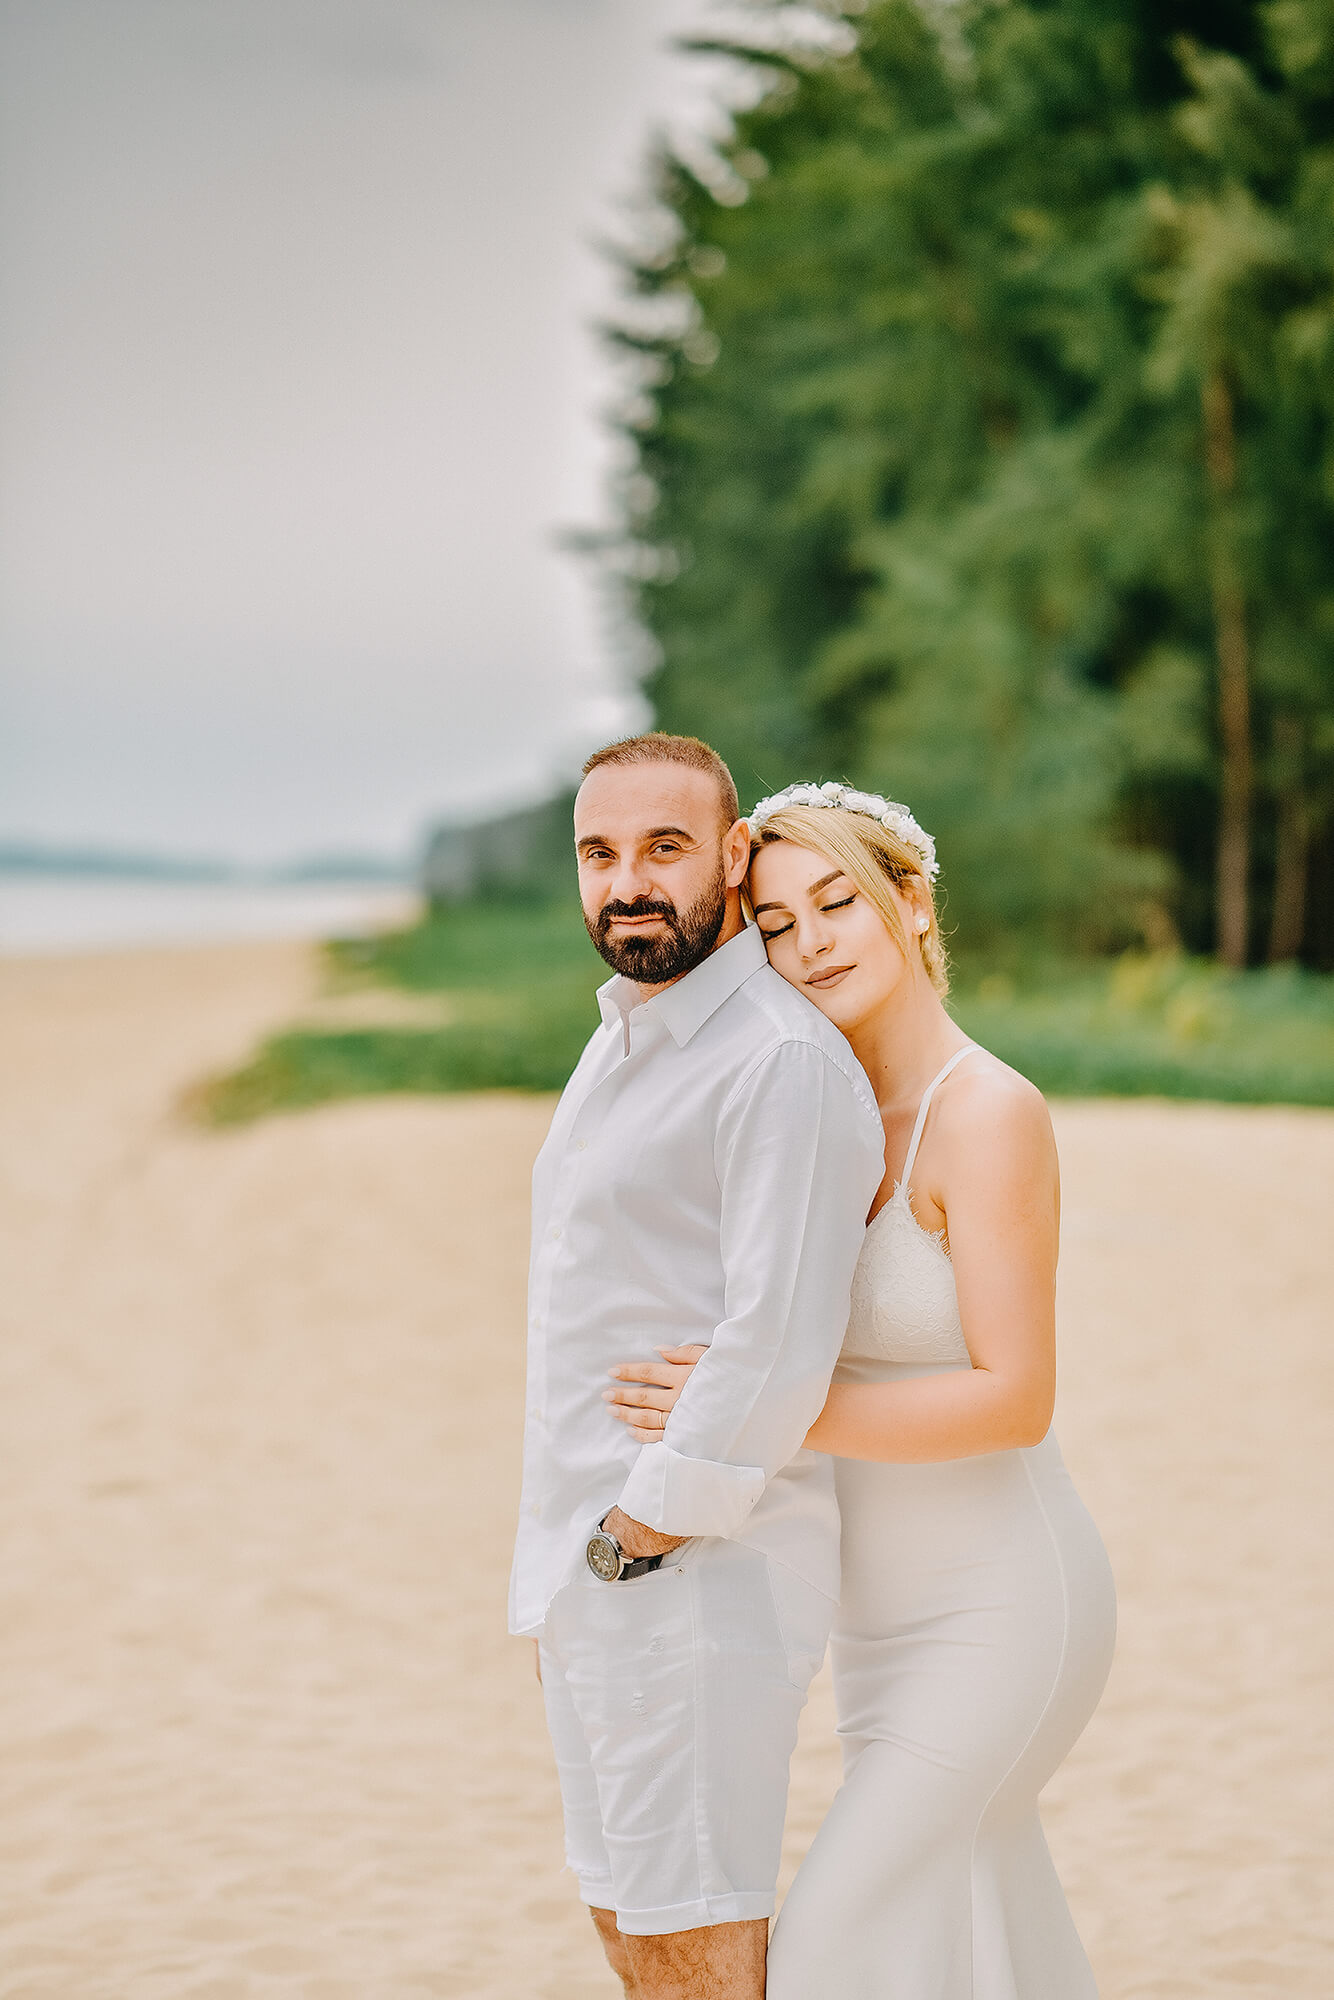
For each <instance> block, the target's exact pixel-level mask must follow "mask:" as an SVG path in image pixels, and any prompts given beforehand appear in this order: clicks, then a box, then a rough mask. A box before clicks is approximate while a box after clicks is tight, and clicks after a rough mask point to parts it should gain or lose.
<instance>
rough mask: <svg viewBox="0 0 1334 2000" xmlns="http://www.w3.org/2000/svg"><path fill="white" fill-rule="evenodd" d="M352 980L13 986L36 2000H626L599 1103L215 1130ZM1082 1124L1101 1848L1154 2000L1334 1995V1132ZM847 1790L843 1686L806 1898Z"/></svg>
mask: <svg viewBox="0 0 1334 2000" xmlns="http://www.w3.org/2000/svg"><path fill="white" fill-rule="evenodd" d="M317 976H318V975H317V971H316V961H315V958H314V955H313V954H312V953H311V952H310V951H309V950H308V948H306V947H303V946H296V945H286V944H265V945H256V946H226V947H218V948H213V947H210V948H208V949H198V950H176V951H148V952H136V953H124V954H120V955H115V954H108V955H105V956H88V957H83V958H67V959H60V960H54V959H53V960H45V961H43V960H10V961H6V962H0V1102H2V1103H3V1107H4V1109H3V1135H2V1137H0V1235H2V1236H3V1242H4V1246H5V1247H4V1268H3V1272H2V1273H0V1314H2V1315H3V1337H2V1338H0V1884H2V1885H3V1886H0V2000H103V1997H104V2000H158V1996H162V2000H168V1996H169V2000H241V1996H247V2000H248V1996H252V1995H253V1996H256V2000H259V1996H270V1995H272V1996H275V2000H276V1996H279V1995H282V1996H291V2000H417V1996H423V2000H428V1996H442V1995H469V1996H473V2000H534V1996H540V2000H585V1996H587V2000H595V1996H597V1995H600V1994H601V1995H607V1996H611V1995H612V1994H613V1993H614V1992H615V1990H616V1989H615V1987H614V1985H613V1982H612V1981H611V1979H610V1977H609V1975H608V1974H607V1973H606V1971H605V1969H604V1968H603V1967H602V1965H601V1961H600V1957H599V1955H598V1953H597V1950H596V1948H595V1946H594V1944H593V1941H592V1938H591V1935H590V1933H589V1930H588V1926H587V1922H586V1919H585V1917H584V1915H583V1913H582V1911H581V1910H580V1908H579V1907H578V1904H577V1902H576V1899H575V1894H574V1890H573V1886H572V1884H571V1882H570V1880H569V1879H568V1878H567V1877H563V1876H562V1875H561V1873H560V1868H561V1849H560V1835H559V1827H558V1814H557V1799H556V1787H555V1782H554V1778H553V1775H552V1771H551V1767H550V1763H549V1758H548V1753H547V1746H546V1740H545V1735H544V1730H543V1725H542V1717H541V1709H540V1698H539V1692H538V1689H537V1686H536V1684H535V1682H534V1679H533V1671H532V1663H531V1648H530V1647H529V1646H528V1645H527V1644H521V1643H517V1642H515V1641H512V1640H509V1639H508V1638H507V1637H506V1636H505V1631H504V1622H505V1621H504V1600H505V1580H506V1570H507V1564H508V1557H509V1544H510V1536H511V1529H512V1522H513V1515H514V1509H515V1495H516V1482H517V1470H518V1454H519V1430H520V1421H521V1412H522V1387H521V1378H522V1326H523V1282H524V1265H525V1255H526V1200H527V1181H528V1172H529V1167H530V1164H531V1160H532V1156H533V1154H534V1152H535V1150H536V1148H537V1146H538V1144H539V1143H540V1141H541V1138H542V1135H543V1131H544V1129H545V1125H546V1121H547V1118H548V1116H549V1111H550V1105H549V1102H548V1101H546V1100H538V1099H532V1098H522V1097H508V1096H500V1097H490V1098H474V1099H446V1098H435V1099H401V1100H391V1099H385V1100H376V1101H366V1102H361V1103H353V1104H346V1105H339V1106H334V1107H331V1108H328V1109H325V1110H320V1111H315V1112H308V1113H303V1114H300V1115H296V1116H288V1117H282V1118H275V1119H271V1120H268V1121H266V1122H264V1123H262V1124H260V1125H257V1126H254V1127H251V1128H247V1129H242V1130H236V1131H228V1132H224V1133H210V1132H205V1131H202V1130H199V1129H198V1128H196V1127H194V1126H192V1125H191V1124H190V1122H189V1121H188V1119H187V1118H185V1117H184V1116H183V1115H182V1114H181V1112H180V1111H179V1109H178V1105H179V1101H180V1098H181V1095H182V1093H183V1092H185V1091H186V1090H187V1089H188V1087H189V1086H190V1084H191V1083H192V1082H194V1081H196V1080H197V1079H198V1078H199V1077H200V1076H201V1075H203V1074H205V1073H208V1072H210V1071H213V1070H216V1069H217V1068H218V1067H219V1066H223V1065H226V1064H228V1063H230V1062H233V1061H235V1060H237V1059H239V1058H240V1057H241V1056H242V1055H244V1054H245V1052H246V1051H247V1050H248V1049H249V1048H250V1047H251V1046H252V1044H253V1041H254V1039H255V1037H256V1036H257V1035H258V1034H259V1033H260V1032H262V1031H263V1030H264V1029H265V1028H267V1027H269V1026H272V1025H276V1024H278V1023H281V1022H285V1021H287V1020H290V1019H291V1018H292V1017H293V1016H294V1015H296V1014H298V1013H299V1012H300V1011H301V1010H302V1009H303V1008H304V1007H306V1006H307V1005H308V1004H309V1003H310V1001H311V998H312V996H313V994H314V993H315V989H316V983H317ZM1056 1121H1057V1130H1058V1134H1059V1138H1060V1143H1061V1151H1062V1159H1063V1163H1064V1174H1065V1186H1066V1229H1065V1252H1064V1262H1063V1277H1062V1287H1063V1298H1062V1340H1063V1347H1062V1382H1061V1398H1060V1409H1059V1413H1058V1428H1059V1431H1060V1434H1061V1438H1062V1443H1063V1446H1064V1448H1065V1453H1066V1458H1067V1461H1068V1463H1069V1465H1070V1467H1071V1470H1072V1472H1073V1474H1074V1477H1075V1479H1076V1481H1077V1483H1078V1485H1079V1486H1080V1488H1081V1489H1082V1491H1083V1493H1084V1496H1085V1498H1086V1499H1087V1501H1088V1503H1089V1505H1090V1506H1091V1508H1092V1510H1093V1512H1094V1514H1095V1515H1096V1517H1097V1519H1098V1520H1099V1522H1100V1524H1101V1526H1102V1528H1103V1531H1104V1534H1105V1536H1106V1539H1107V1542H1108V1545H1109V1548H1110V1550H1111V1554H1112V1560H1113V1563H1114V1565H1115V1568H1116V1572H1117V1577H1118V1581H1119V1586H1120V1594H1121V1638H1120V1648H1119V1654H1118V1658H1117V1663H1116V1667H1115V1670H1114V1673H1113V1678H1112V1682H1111V1685H1110V1687H1109V1689H1108V1693H1107V1696H1106V1698H1105V1700H1104V1702H1103V1705H1102V1708H1101V1710H1100V1711H1099V1713H1098V1715H1097V1717H1096V1718H1095V1720H1094V1722H1093V1723H1092V1725H1091V1726H1090V1728H1089V1730H1088V1732H1087V1734H1086V1735H1085V1737H1084V1739H1083V1740H1082V1742H1081V1743H1080V1745H1079V1747H1078V1749H1077V1751H1076V1752H1075V1754H1074V1755H1073V1756H1072V1758H1071V1759H1070V1761H1069V1763H1068V1765H1067V1766H1066V1767H1065V1769H1064V1770H1063V1771H1062V1772H1061V1773H1060V1774H1059V1776H1058V1778H1057V1780H1056V1782H1055V1783H1054V1784H1053V1785H1052V1787H1051V1789H1050V1792H1049V1794H1048V1800H1047V1808H1046V1821H1047V1826H1048V1830H1049V1833H1050V1837H1051V1842H1052V1847H1053V1850H1054V1853H1055V1855H1056V1858H1057V1862H1058V1865H1059V1867H1060V1870H1061V1873H1062V1876H1063V1878H1064V1880H1065V1882H1066V1885H1067V1887H1068V1890H1069V1893H1070V1897H1071V1901H1072V1903H1073V1906H1074V1909H1075V1912H1076V1916H1077V1918H1078V1921H1079V1924H1080V1928H1081V1930H1082V1932H1083V1935H1084V1937H1085V1940H1086V1942H1087V1944H1088V1947H1089V1951H1090V1954H1091V1956H1092V1958H1093V1960H1094V1963H1095V1965H1096V1967H1097V1969H1098V1972H1099V1977H1100V1982H1101V1991H1102V1994H1103V1996H1104V2000H1132V1996H1133V2000H1149V1996H1152V2000H1186V1996H1192V2000H1193V1996H1209V2000H1224V1996H1231V1995H1245V1996H1248V2000H1257V1996H1258V2000H1268V1996H1270V1995H1285V1996H1286V1995H1293V1996H1304V2000H1326V1996H1328V1994H1329V1993H1330V1991H1331V1989H1332V1988H1334V1971H1332V1970H1331V1952H1330V1944H1331V1938H1330V1935H1329V1933H1328V1931H1326V1933H1325V1935H1324V1937H1323V1939H1322V1937H1321V1935H1320V1924H1321V1907H1322V1900H1327V1892H1328V1882H1329V1876H1328V1860H1329V1856H1328V1851H1327V1848H1326V1849H1322V1844H1321V1843H1322V1837H1323V1835H1324V1833H1325V1832H1326V1828H1325V1826H1324V1824H1323V1818H1324V1814H1325V1811H1326V1801H1327V1798H1328V1794H1329V1772H1330V1757H1329V1752H1330V1745H1329V1740H1328V1736H1329V1700H1328V1694H1329V1688H1330V1685H1331V1682H1332V1681H1334V1659H1331V1619H1330V1614H1329V1611H1328V1609H1327V1607H1325V1606H1323V1605H1322V1603H1321V1599H1322V1597H1324V1596H1325V1595H1326V1594H1327V1593H1326V1589H1325V1584H1326V1580H1327V1578H1328V1574H1329V1532H1328V1527H1329V1523H1328V1513H1327V1511H1322V1508H1321V1504H1320V1496H1321V1492H1322V1490H1323V1489H1324V1488H1325V1486H1326V1484H1327V1478H1328V1471H1329V1466H1330V1463H1331V1460H1332V1459H1334V1438H1331V1434H1330V1407H1331V1398H1330V1393H1329V1379H1328V1377H1329V1354H1330V1346H1331V1341H1330V1333H1331V1326H1330V1320H1331V1300H1332V1299H1334V1232H1331V1229H1330V1223H1329V1217H1330V1207H1331V1192H1332V1191H1334V1115H1331V1114H1328V1113H1309V1112H1297V1111H1285V1110H1250V1109H1231V1108H1221V1107H1214V1106H1182V1105H1171V1106H1168V1105H1160V1104H1156V1103H1147V1102H1143V1103H1097V1104H1061V1105H1058V1106H1057V1107H1056ZM836 1778H837V1754H836V1750H835V1746H834V1743H833V1738H832V1724H831V1712H830V1702H829V1694H828V1687H827V1684H826V1683H825V1682H823V1681H822V1682H821V1683H820V1684H819V1686H818V1687H817V1690H816V1694H815V1697H814V1699H813V1701H812V1704H811V1707H810V1708H809V1710H808V1712H807V1716H806V1722H805V1727H804V1732H803V1739H802V1743H801V1747H800V1750H799V1753H798V1758H797V1762H796V1767H795V1773H794V1788H793V1806H792V1816H791V1824H790V1829H789V1870H790V1868H791V1866H792V1865H794V1864H795V1861H796V1859H797V1857H798V1855H799V1853H800V1851H801V1848H802V1846H803V1845H804V1843H805V1841H806V1840H807V1839H808V1838H809V1836H810V1833H811V1831H812V1829H813V1828H814V1826H815V1825H816V1824H817V1823H818V1820H819V1817H820V1814H821V1812H822V1811H823V1808H824V1805H825V1803H826V1801H827V1799H828V1797H829V1795H830V1792H831V1790H832V1788H833V1786H834V1784H835V1783H836ZM892 1991H893V1989H892V1985H891V1986H890V1987H889V1988H887V1992H888V1993H890V1994H892Z"/></svg>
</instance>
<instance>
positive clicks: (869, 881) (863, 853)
mask: <svg viewBox="0 0 1334 2000" xmlns="http://www.w3.org/2000/svg"><path fill="white" fill-rule="evenodd" d="M775 840H790V841H791V842H792V843H793V845H794V846H796V847H808V848H810V850H811V851H812V853H814V854H823V855H825V856H827V858H828V859H829V860H830V861H836V862H837V863H838V865H839V867H840V868H841V869H842V871H843V873H844V874H845V875H846V876H847V877H848V879H849V881H852V882H855V883H856V884H857V887H858V888H859V889H860V890H861V892H862V894H863V895H864V896H865V897H866V898H867V900H868V902H870V903H871V904H872V905H873V906H874V907H875V909H876V910H878V912H879V913H880V916H881V917H882V918H883V919H884V924H885V929H886V930H887V931H888V932H889V934H890V936H891V937H892V938H893V940H894V942H895V944H896V945H897V946H898V947H899V950H900V951H901V952H902V953H903V955H904V957H905V958H906V959H909V960H911V957H912V951H913V947H914V946H916V947H918V948H919V949H920V951H921V954H922V964H923V965H924V966H925V968H926V974H927V977H928V979H929V980H930V981H931V984H932V985H933V986H934V987H935V989H936V991H937V993H938V994H939V995H940V997H941V999H942V1000H943V999H944V997H945V995H946V994H947V993H948V992H949V990H950V975H949V962H948V959H947V957H946V954H945V944H944V940H943V939H942V937H941V935H940V926H939V924H938V922H937V920H936V899H935V896H934V895H933V894H932V891H931V883H930V879H929V878H928V876H927V874H926V871H925V869H924V868H923V866H922V857H921V855H920V854H919V853H918V852H917V850H916V848H915V847H910V846H909V845H908V842H907V841H906V840H903V839H901V838H900V837H899V835H898V834H897V833H894V832H893V831H892V830H891V829H890V828H889V827H887V826H881V824H880V822H879V821H878V820H874V819H872V818H871V816H870V814H869V813H859V812H844V811H841V810H833V811H831V810H830V809H829V808H828V807H817V806H796V805H793V806H781V807H780V808H779V810H778V811H777V812H775V813H773V814H771V815H770V817H768V818H767V819H766V820H765V822H764V825H763V826H762V827H761V829H760V831H759V833H758V834H757V835H756V836H755V837H754V838H753V839H752V841H751V848H750V858H751V860H752V861H753V860H754V859H755V856H756V854H757V853H758V852H759V850H760V848H761V847H768V846H769V845H770V844H771V843H772V842H773V841H775ZM891 884H892V885H893V887H894V888H895V889H898V890H899V891H901V892H906V891H907V890H908V888H909V886H910V885H911V890H912V893H913V895H914V896H915V897H916V898H917V900H918V901H919V902H921V903H923V904H924V905H925V908H926V911H927V915H928V917H929V918H930V922H929V923H928V925H927V928H926V929H925V930H924V931H922V932H920V933H918V934H915V935H914V937H913V938H912V940H911V942H910V941H909V939H908V937H907V936H906V934H905V932H904V929H903V919H902V917H901V916H900V914H899V906H898V904H897V903H896V902H895V900H894V898H893V896H892V895H891V894H890V885H891Z"/></svg>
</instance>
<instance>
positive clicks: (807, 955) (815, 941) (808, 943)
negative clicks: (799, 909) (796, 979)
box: [801, 929, 834, 961]
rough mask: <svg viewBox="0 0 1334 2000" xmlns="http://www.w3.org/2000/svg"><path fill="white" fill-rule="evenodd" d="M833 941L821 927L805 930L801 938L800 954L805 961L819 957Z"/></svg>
mask: <svg viewBox="0 0 1334 2000" xmlns="http://www.w3.org/2000/svg"><path fill="white" fill-rule="evenodd" d="M833 942H834V940H833V938H832V937H831V936H829V934H828V933H827V932H826V931H824V930H823V929H821V930H810V931H807V932H806V933H805V934H804V935H803V937H802V940H801V955H802V957H803V958H804V959H806V960H807V961H809V960H811V959H813V958H820V957H822V956H823V955H824V953H825V952H827V951H828V950H829V948H830V946H831V945H832V944H833Z"/></svg>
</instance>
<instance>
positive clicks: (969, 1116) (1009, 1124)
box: [933, 1047, 1055, 1157]
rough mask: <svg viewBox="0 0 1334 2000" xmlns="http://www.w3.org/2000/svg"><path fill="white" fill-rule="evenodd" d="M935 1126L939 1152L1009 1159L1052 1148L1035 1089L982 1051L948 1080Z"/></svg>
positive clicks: (1042, 1103) (1044, 1112)
mask: <svg viewBox="0 0 1334 2000" xmlns="http://www.w3.org/2000/svg"><path fill="white" fill-rule="evenodd" d="M933 1122H934V1123H935V1126H936V1138H937V1143H938V1145H939V1147H940V1148H941V1150H948V1151H951V1152H952V1151H954V1150H955V1149H956V1148H961V1149H963V1148H966V1149H968V1150H970V1151H971V1150H972V1149H974V1148H979V1147H980V1148H982V1149H983V1150H984V1151H986V1152H988V1153H990V1152H991V1151H992V1150H993V1148H997V1147H999V1148H1001V1149H1002V1150H1004V1151H1005V1152H1007V1153H1008V1154H1010V1155H1011V1157H1013V1155H1014V1153H1015V1151H1016V1150H1020V1151H1023V1152H1031V1153H1032V1154H1034V1155H1035V1156H1040V1155H1044V1154H1050V1153H1051V1152H1052V1151H1053V1150H1054V1146H1055V1141H1054V1138H1053V1135H1052V1125H1051V1113H1050V1111H1049V1110H1048V1109H1047V1100H1046V1098H1045V1097H1044V1096H1043V1095H1042V1092H1041V1091H1040V1090H1039V1089H1038V1087H1037V1085H1036V1084H1035V1083H1031V1082H1030V1081H1029V1079H1028V1078H1027V1077H1026V1076H1023V1075H1021V1073H1020V1072H1019V1071H1018V1070H1017V1069H1011V1067H1010V1065H1009V1063H1005V1062H1002V1061H1001V1059H1000V1057H999V1056H994V1055H992V1053H991V1051H990V1050H989V1049H984V1048H981V1047H979V1048H978V1051H977V1053H976V1055H970V1056H969V1058H968V1060H967V1061H966V1062H962V1063H960V1064H959V1066H958V1068H957V1069H956V1070H955V1071H954V1072H953V1073H952V1074H951V1075H950V1076H949V1077H947V1078H946V1080H945V1082H944V1084H943V1085H942V1086H941V1089H940V1091H939V1093H938V1096H937V1102H936V1105H935V1118H934V1121H933Z"/></svg>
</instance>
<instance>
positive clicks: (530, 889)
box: [421, 792, 574, 907]
mask: <svg viewBox="0 0 1334 2000" xmlns="http://www.w3.org/2000/svg"><path fill="white" fill-rule="evenodd" d="M572 813H573V798H572V795H571V794H570V793H568V792H562V793H560V794H559V796H558V797H556V798H552V799H545V800H543V801H542V803H541V804H540V805H535V806H525V807H523V808H522V809H521V810H519V811H517V812H508V813H503V814H500V815H498V816H494V815H493V816H492V817H490V818H487V819H478V820H462V821H456V822H450V823H448V824H445V825H441V826H437V827H436V828H434V830H433V831H432V832H431V834H430V835H429V836H428V839H427V843H426V851H425V853H424V855H423V857H422V864H421V886H422V893H423V895H425V897H426V899H427V901H428V902H429V903H430V904H431V905H432V907H439V906H440V905H442V904H446V903H462V902H466V901H467V900H468V898H469V897H470V896H479V895H485V894H487V893H490V892H495V891H500V892H502V893H505V894H511V895H543V894H550V893H553V892H555V891H558V890H560V889H562V888H564V889H566V890H570V891H572V890H573V887H574V835H573V831H572V827H571V816H572Z"/></svg>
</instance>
